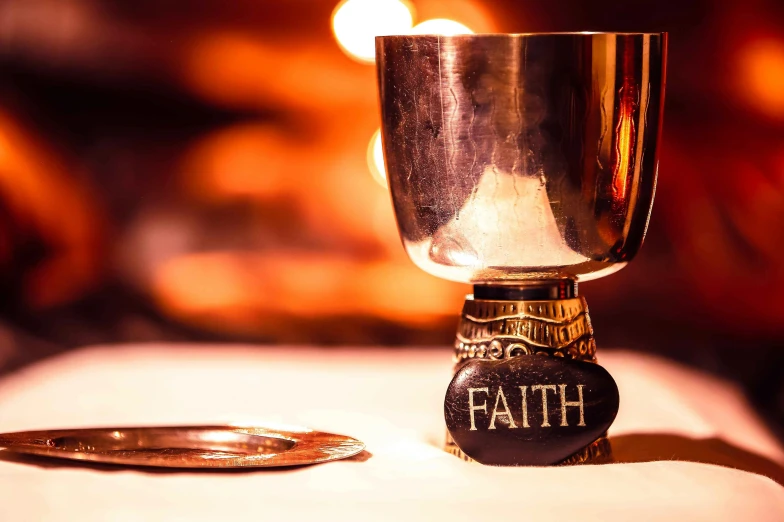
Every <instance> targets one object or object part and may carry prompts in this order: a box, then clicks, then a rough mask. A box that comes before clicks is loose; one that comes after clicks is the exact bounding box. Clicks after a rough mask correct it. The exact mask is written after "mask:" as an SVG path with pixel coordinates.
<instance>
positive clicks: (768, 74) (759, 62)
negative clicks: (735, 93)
mask: <svg viewBox="0 0 784 522" xmlns="http://www.w3.org/2000/svg"><path fill="white" fill-rule="evenodd" d="M738 59H739V70H740V74H739V75H738V78H739V85H738V87H739V89H740V93H741V96H742V97H743V98H744V101H745V102H746V103H748V104H749V105H751V106H752V107H754V108H755V109H756V110H758V111H759V112H761V113H763V114H765V115H767V116H772V117H774V118H784V40H780V39H766V40H758V41H754V42H750V43H748V44H746V45H745V46H744V47H743V48H742V49H741V51H740V53H739V55H738Z"/></svg>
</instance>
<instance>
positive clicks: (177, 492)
mask: <svg viewBox="0 0 784 522" xmlns="http://www.w3.org/2000/svg"><path fill="white" fill-rule="evenodd" d="M600 362H601V363H602V364H603V365H605V366H606V367H607V369H608V370H609V371H610V373H612V375H613V376H614V377H615V379H616V380H617V382H618V385H619V388H620V393H621V409H620V412H619V414H618V418H617V420H616V422H615V424H614V425H613V427H612V429H611V432H610V433H611V436H613V437H616V438H617V440H618V441H619V444H620V445H621V446H622V449H623V452H622V453H624V454H625V455H626V459H627V460H636V457H635V451H636V449H639V450H640V453H641V454H643V453H645V452H646V451H648V452H650V451H654V450H652V449H651V448H648V447H642V446H643V445H648V444H649V443H654V444H658V443H657V442H656V441H657V440H665V441H666V440H669V439H668V438H667V437H670V438H671V435H677V436H678V437H676V438H678V439H679V440H681V441H682V442H683V441H685V442H686V443H687V444H686V445H687V446H689V445H691V446H692V447H698V448H699V447H702V446H701V445H702V444H703V442H704V439H712V438H720V439H723V441H724V442H723V443H722V444H724V447H729V448H733V449H734V450H737V452H739V453H740V454H742V455H748V456H750V457H751V459H750V461H751V462H752V464H749V466H751V467H753V466H754V464H753V463H754V462H756V463H757V464H759V463H760V462H762V463H765V464H766V465H767V466H768V468H765V469H780V468H779V466H781V465H782V464H783V463H784V452H783V451H782V448H781V447H780V446H779V445H778V443H777V441H776V440H775V439H774V438H773V437H772V436H771V434H770V433H769V432H768V431H766V429H765V428H764V426H763V424H762V423H761V422H760V419H759V418H757V417H756V415H755V414H754V413H753V412H752V410H751V409H750V408H749V406H748V404H747V403H746V402H745V400H744V399H743V396H742V394H741V393H740V391H739V390H738V389H736V388H735V387H734V386H733V385H731V384H728V383H727V382H724V381H721V380H719V379H716V378H714V377H711V376H708V375H704V374H701V373H699V372H696V371H693V370H690V369H686V368H683V367H680V366H677V365H675V364H672V363H669V362H666V361H663V360H661V359H657V358H653V357H649V356H644V355H639V354H633V353H627V352H613V351H608V350H602V352H601V353H600ZM451 369H452V361H451V358H450V353H449V351H448V350H443V351H442V350H416V349H405V350H400V349H374V350H361V349H334V348H329V349H327V348H324V349H315V348H302V347H289V348H284V347H238V346H215V345H211V346H195V345H171V344H169V345H162V344H149V345H117V346H103V347H92V348H85V349H82V350H79V351H75V352H71V353H68V354H65V355H62V356H59V357H57V358H54V359H51V360H46V361H43V362H41V363H38V364H36V365H34V366H31V367H28V368H26V369H23V370H21V371H19V372H17V373H15V374H13V375H10V376H7V377H5V378H4V379H2V380H0V429H1V430H2V431H17V430H30V429H49V428H66V427H91V426H131V425H173V424H210V423H222V422H228V423H235V424H237V423H244V424H251V425H252V424H260V425H264V424H266V423H269V422H275V423H286V424H298V425H304V426H309V427H312V428H316V429H321V430H325V431H332V432H335V433H342V434H346V435H350V436H353V437H356V438H358V439H360V440H362V441H364V442H365V443H366V445H367V451H369V452H370V453H371V454H372V457H370V458H369V459H367V460H365V461H358V460H348V461H341V462H334V463H328V464H323V465H319V466H311V467H305V468H299V469H294V470H286V471H255V472H240V473H190V472H187V471H176V472H171V473H150V472H145V471H140V470H137V469H134V470H109V471H107V470H99V469H90V468H85V467H79V466H70V465H57V466H53V467H41V466H38V465H34V464H27V463H21V462H14V461H12V460H0V520H1V521H3V522H5V521H28V520H36V521H37V520H45V521H60V520H63V521H75V520H79V521H80V522H91V521H107V520H111V521H131V520H144V521H149V520H183V521H201V520H319V521H329V520H335V521H338V520H339V521H346V520H363V521H364V520H406V521H407V522H412V521H416V520H448V521H450V522H452V521H458V520H471V521H477V520H526V521H538V520H541V521H548V522H552V521H559V520H582V521H592V520H596V521H601V522H607V521H609V520H631V519H634V520H635V521H642V520H663V521H667V522H672V521H675V520H690V521H691V520H711V521H713V520H755V521H765V520H779V521H780V520H784V488H782V487H781V486H780V485H779V484H777V483H776V482H774V481H773V480H771V479H769V478H766V477H764V476H761V475H758V474H755V473H751V472H748V471H741V470H738V469H730V468H727V467H721V466H716V465H710V464H704V463H695V462H683V461H673V460H662V461H654V462H636V463H624V464H612V465H600V466H574V467H558V468H493V467H486V466H481V465H478V464H470V463H465V462H463V461H461V460H459V459H457V458H455V457H453V456H451V455H449V454H447V453H445V452H443V451H442V450H441V444H442V442H443V436H444V423H443V410H442V404H443V394H444V391H445V389H446V385H447V384H448V382H449V379H450V375H451ZM634 434H638V435H644V436H642V437H641V438H640V437H637V435H634ZM646 434H648V435H646ZM657 434H658V435H657ZM664 434H669V435H667V436H664ZM659 435H662V437H663V438H662V439H658V438H657V437H658V436H659ZM636 437H637V438H636ZM635 440H641V441H642V442H640V443H639V444H638V445H640V447H639V448H635ZM624 441H625V442H624ZM646 441H647V442H646ZM705 444H706V447H709V446H710V445H709V444H708V442H705ZM665 446H666V445H665ZM658 451H661V449H659V450H658ZM665 451H667V450H666V449H665ZM704 453H705V452H704ZM707 453H708V454H709V453H710V451H707ZM663 457H664V458H667V459H670V458H684V455H678V454H672V455H664V456H663ZM686 458H688V456H686ZM703 458H704V456H703ZM707 458H708V460H709V461H710V458H711V457H710V455H708V457H707ZM739 462H740V464H738V466H739V467H744V463H743V462H741V461H739ZM757 467H759V466H757ZM763 468H764V466H763ZM763 471H764V470H763Z"/></svg>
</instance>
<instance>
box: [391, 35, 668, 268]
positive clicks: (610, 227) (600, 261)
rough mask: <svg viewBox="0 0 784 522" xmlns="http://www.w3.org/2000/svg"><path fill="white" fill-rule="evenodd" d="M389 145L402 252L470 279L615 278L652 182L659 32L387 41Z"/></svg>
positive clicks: (643, 222) (659, 100) (638, 237)
mask: <svg viewBox="0 0 784 522" xmlns="http://www.w3.org/2000/svg"><path fill="white" fill-rule="evenodd" d="M376 52H377V66H378V76H379V90H380V97H381V107H382V119H383V125H382V130H383V140H384V153H385V158H386V169H387V176H388V179H389V185H390V190H391V193H392V199H393V203H394V208H395V214H396V216H397V220H398V228H399V230H400V234H401V238H402V240H403V243H404V245H405V247H406V250H407V252H408V254H409V256H410V257H411V258H412V260H413V261H414V262H415V263H416V264H417V265H419V266H420V267H421V268H423V269H425V270H427V271H428V272H430V273H432V274H434V275H437V276H439V277H444V278H447V279H452V280H456V281H464V282H488V281H499V280H512V281H514V280H524V279H533V278H542V277H547V278H564V277H568V278H575V279H578V280H587V279H592V278H595V277H600V276H603V275H606V274H609V273H612V272H614V271H616V270H618V269H620V268H622V267H623V266H625V264H626V263H627V262H628V261H629V260H631V259H632V258H633V257H634V255H635V254H636V253H637V251H638V250H639V248H640V246H641V245H642V241H643V238H644V235H645V230H646V228H647V223H648V218H649V216H650V210H651V205H652V203H653V195H654V191H655V186H656V171H657V162H658V159H657V144H658V140H659V130H660V124H661V113H662V105H663V98H664V83H665V82H664V76H665V75H664V69H665V62H666V34H582V33H581V34H543V35H467V36H449V37H447V36H385V37H379V38H377V40H376Z"/></svg>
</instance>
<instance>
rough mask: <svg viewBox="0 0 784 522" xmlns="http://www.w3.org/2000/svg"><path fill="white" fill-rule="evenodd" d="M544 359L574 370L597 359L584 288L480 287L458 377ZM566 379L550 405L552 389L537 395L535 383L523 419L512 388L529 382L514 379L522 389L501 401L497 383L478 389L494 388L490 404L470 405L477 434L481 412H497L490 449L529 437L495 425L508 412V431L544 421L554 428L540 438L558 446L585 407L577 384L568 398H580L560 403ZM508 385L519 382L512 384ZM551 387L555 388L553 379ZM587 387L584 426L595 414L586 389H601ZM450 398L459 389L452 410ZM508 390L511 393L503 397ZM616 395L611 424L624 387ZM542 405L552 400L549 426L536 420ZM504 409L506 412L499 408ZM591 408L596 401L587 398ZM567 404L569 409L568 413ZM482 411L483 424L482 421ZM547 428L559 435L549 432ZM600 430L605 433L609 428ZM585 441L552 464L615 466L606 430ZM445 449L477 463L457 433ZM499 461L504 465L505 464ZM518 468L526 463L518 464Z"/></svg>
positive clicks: (465, 329) (467, 308) (462, 337)
mask: <svg viewBox="0 0 784 522" xmlns="http://www.w3.org/2000/svg"><path fill="white" fill-rule="evenodd" d="M536 356H544V357H553V358H560V359H562V361H563V364H564V365H567V366H568V365H569V364H572V366H579V365H575V364H573V363H569V362H568V361H570V360H573V361H583V362H589V363H596V362H597V359H596V342H595V340H594V332H593V327H592V326H591V320H590V317H589V314H588V306H587V304H586V302H585V299H584V298H583V297H581V296H578V295H577V283H576V282H575V281H572V280H568V279H567V280H555V281H540V282H531V283H525V284H517V285H508V284H498V285H493V284H482V285H480V284H477V285H475V286H474V293H473V295H469V296H467V297H466V300H465V304H464V306H463V311H462V314H461V316H460V323H459V326H458V329H457V336H456V339H455V352H454V362H455V363H456V366H455V372H456V373H458V372H460V371H461V369H463V368H466V367H467V366H468V365H473V367H474V368H472V370H471V371H472V372H473V373H474V374H476V373H477V372H493V371H495V370H493V368H499V367H500V366H499V365H501V364H502V361H509V360H511V359H512V358H516V357H536ZM475 361H498V363H494V364H485V363H478V362H475ZM521 362H522V361H521ZM543 362H544V361H543ZM528 363H529V366H534V367H536V368H538V367H539V365H537V364H536V363H535V362H534V361H528ZM541 366H542V367H544V366H552V364H542V365H541ZM589 368H590V367H589ZM464 371H465V370H464ZM605 373H606V372H605ZM558 375H559V376H558V377H557V378H555V376H553V377H554V378H555V380H554V381H553V383H552V384H554V385H555V386H553V389H552V392H553V393H551V394H549V396H550V399H549V401H550V404H549V405H548V393H547V391H548V390H547V389H544V390H541V392H542V393H541V396H540V395H539V394H538V393H537V394H536V395H535V396H534V394H533V393H532V390H536V388H537V386H536V385H534V386H533V388H532V387H531V386H528V388H527V389H526V390H525V392H527V393H528V395H527V396H526V395H523V403H524V404H523V405H522V411H523V412H525V414H526V416H527V417H526V418H525V419H522V420H521V419H520V418H519V416H518V417H515V416H514V415H519V414H518V413H516V412H517V411H520V410H519V409H517V410H516V412H515V414H514V415H513V414H512V410H511V409H510V408H511V407H510V406H507V397H509V404H511V402H512V399H511V395H510V394H511V393H517V392H516V391H512V390H513V389H514V390H516V389H517V388H518V387H519V388H522V387H523V386H518V385H519V384H522V381H521V382H517V381H514V386H512V387H510V388H508V389H507V390H506V391H503V390H502V391H500V392H498V393H499V394H500V395H501V397H499V396H497V395H495V393H496V392H495V389H494V388H493V386H490V387H489V388H474V390H480V391H484V390H487V392H486V394H485V395H482V397H483V399H482V400H485V402H483V403H481V404H479V403H474V402H469V403H468V406H469V409H471V410H472V411H471V415H472V416H471V429H472V430H474V429H476V426H474V422H476V423H477V426H479V423H480V421H479V420H477V419H479V416H480V415H484V416H487V417H490V416H491V413H492V423H491V428H490V429H491V430H494V431H490V432H486V433H487V434H488V435H487V437H488V439H487V440H488V442H487V444H488V445H492V444H494V442H493V440H494V438H496V439H497V438H498V437H503V436H505V435H504V434H505V433H509V434H510V435H511V434H512V433H513V432H514V435H515V436H518V437H519V436H526V435H522V432H523V431H524V430H521V429H517V430H508V429H507V430H506V431H505V430H503V429H500V424H499V426H495V424H496V422H495V421H496V420H501V421H503V420H504V419H505V417H504V415H506V414H507V413H508V417H506V420H507V421H509V423H508V424H507V427H508V428H515V427H517V428H520V427H521V424H522V425H523V426H525V427H528V426H533V430H534V431H535V430H536V429H537V428H539V426H540V425H539V424H535V423H541V426H545V425H546V426H547V428H545V429H544V430H540V433H539V434H538V435H537V436H539V437H549V436H550V435H549V434H552V438H551V439H550V440H549V441H547V444H548V445H550V444H555V442H554V441H556V440H557V439H558V437H560V436H561V434H560V433H556V430H557V429H558V426H559V424H558V422H560V423H561V424H560V426H565V425H566V424H567V419H566V415H567V413H566V410H567V406H569V407H570V408H571V409H577V407H576V406H574V405H578V403H577V402H574V401H573V395H574V393H575V392H574V391H573V390H574V386H572V387H571V388H565V389H562V390H561V394H562V395H563V394H564V393H571V394H572V398H570V399H569V400H567V399H566V398H565V397H566V396H565V395H564V396H562V397H560V401H561V402H559V397H558V393H557V392H558V388H557V386H558V385H559V383H561V385H562V383H563V382H564V380H563V374H558ZM607 377H608V378H609V380H610V381H611V382H612V379H611V377H609V375H608V374H607ZM504 378H506V377H504ZM490 379H491V381H492V380H493V379H495V376H493V377H490ZM543 379H544V380H547V374H546V373H544V374H543ZM495 381H498V379H495ZM555 381H558V382H555ZM506 382H512V381H509V380H508V379H507V380H506ZM529 384H533V383H529ZM548 384H550V383H549V382H548ZM552 384H551V385H552ZM538 386H539V388H540V389H541V388H542V387H544V388H547V385H546V384H542V383H538ZM580 386H584V387H583V388H580V389H579V393H580V396H579V397H580V403H579V410H580V421H581V422H582V421H583V418H582V417H583V414H584V413H585V414H586V418H587V415H588V411H587V410H588V407H587V406H586V408H585V411H584V408H583V406H584V405H583V404H582V402H583V391H585V392H586V393H589V392H590V390H592V389H593V388H592V387H591V385H590V384H585V385H580ZM614 386H615V385H614V383H613V387H614ZM499 387H500V386H499ZM451 389H452V385H450V390H451ZM564 390H566V391H564ZM449 393H451V392H448V393H447V399H446V403H449V401H450V400H452V401H453V402H452V406H451V408H454V407H455V406H454V404H455V399H456V398H455V397H451V398H450V396H449ZM504 393H506V394H507V395H503V394H504ZM614 393H615V394H616V395H615V401H616V403H615V411H613V412H611V417H610V423H611V422H612V419H614V417H615V412H616V411H617V388H615V392H614ZM501 398H503V401H502V402H501V401H500V399H501ZM599 399H600V400H603V398H602V397H599ZM472 400H473V399H472ZM526 400H527V401H528V403H527V404H526V403H525V402H526ZM542 400H544V406H543V407H544V409H545V410H546V411H545V412H544V422H543V423H542V419H541V418H538V419H537V418H534V416H533V413H532V410H531V407H532V406H533V407H536V406H537V405H541V404H542ZM459 401H460V405H461V406H460V407H461V408H465V406H464V405H463V403H465V402H466V401H465V398H464V397H463V396H462V395H461V396H460V398H459ZM531 401H533V402H531ZM610 402H612V401H610ZM477 404H479V406H481V407H482V408H484V410H481V409H480V408H479V406H477ZM493 404H495V408H493ZM499 404H500V405H501V408H502V409H499ZM585 404H588V400H587V399H586V402H585ZM561 405H563V406H561ZM562 407H563V410H561V409H560V408H562ZM445 408H446V410H449V408H447V407H446V404H445ZM548 408H549V410H548ZM475 413H476V419H475V418H474V414H475ZM540 413H541V412H540ZM548 413H549V417H548ZM559 413H560V414H561V415H562V417H561V418H559V417H558V415H559ZM571 414H572V413H571V412H570V415H571ZM482 418H484V417H482ZM515 418H517V421H516V423H517V424H515V420H514V419H515ZM548 419H549V422H548ZM529 423H530V424H529ZM549 423H552V425H553V426H554V427H550V424H549ZM447 424H448V428H449V430H450V431H451V430H452V429H453V426H449V418H448V419H447ZM510 424H511V426H510ZM573 424H574V421H572V425H573ZM608 425H609V424H607V425H605V427H604V428H601V429H602V430H605V429H606V426H608ZM546 430H551V431H549V432H548V431H546ZM479 431H480V432H481V426H480V427H479ZM541 431H544V435H542V434H541ZM594 433H596V432H594ZM599 433H601V431H600V432H599ZM476 434H477V432H472V434H471V435H472V436H476ZM584 444H585V445H584V446H582V447H581V449H579V450H578V451H576V452H574V453H572V454H567V455H564V458H563V459H562V460H559V461H557V462H551V464H553V465H568V464H584V463H591V464H598V463H605V462H609V461H611V459H612V453H611V447H610V441H609V439H608V438H607V436H606V432H604V433H601V435H599V436H598V438H596V435H593V436H590V440H585V441H584ZM445 449H446V451H448V452H449V453H451V454H453V455H456V456H458V457H460V458H461V459H463V460H466V461H474V460H475V459H472V458H471V457H470V456H469V455H468V454H466V453H465V452H464V451H463V450H461V448H460V446H459V445H458V444H457V443H456V442H455V440H454V438H453V437H452V435H451V434H450V433H449V431H448V432H447V439H446V445H445ZM488 451H492V450H488ZM495 463H496V464H497V461H496V462H495ZM501 465H503V464H501ZM510 465H519V464H517V463H515V464H510Z"/></svg>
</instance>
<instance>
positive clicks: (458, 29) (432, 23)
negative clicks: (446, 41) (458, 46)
mask: <svg viewBox="0 0 784 522" xmlns="http://www.w3.org/2000/svg"><path fill="white" fill-rule="evenodd" d="M411 32H412V34H440V35H442V36H454V35H458V34H474V32H473V31H472V30H471V29H469V28H468V27H466V26H465V25H463V24H461V23H460V22H455V21H454V20H448V19H446V18H433V19H432V20H425V21H424V22H422V23H421V24H417V25H416V27H414V29H413V30H412V31H411Z"/></svg>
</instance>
